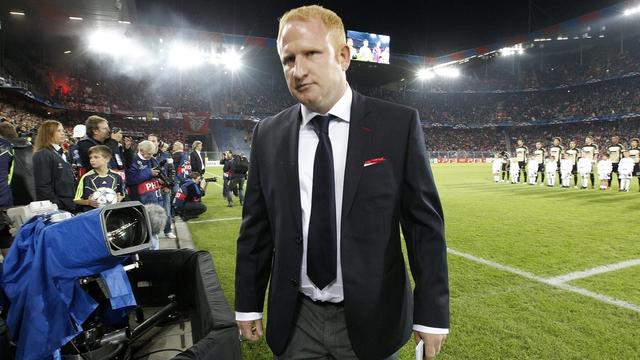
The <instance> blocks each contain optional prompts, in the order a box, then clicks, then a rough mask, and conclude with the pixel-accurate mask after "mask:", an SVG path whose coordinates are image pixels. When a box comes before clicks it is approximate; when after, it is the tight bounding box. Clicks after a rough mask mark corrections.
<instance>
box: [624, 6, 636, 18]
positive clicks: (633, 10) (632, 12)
mask: <svg viewBox="0 0 640 360" xmlns="http://www.w3.org/2000/svg"><path fill="white" fill-rule="evenodd" d="M638 13H640V6H636V7H632V8H629V9H626V10H625V11H624V13H623V14H624V16H631V15H635V14H638Z"/></svg>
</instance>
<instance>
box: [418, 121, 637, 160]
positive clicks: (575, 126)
mask: <svg viewBox="0 0 640 360" xmlns="http://www.w3.org/2000/svg"><path fill="white" fill-rule="evenodd" d="M424 134H425V141H426V143H427V148H428V149H429V150H430V151H449V152H451V151H477V152H491V153H495V152H499V151H503V150H508V149H509V148H510V147H512V146H513V144H515V143H516V141H517V139H523V140H524V142H525V144H528V145H529V146H532V145H533V144H535V143H536V142H538V141H540V142H542V143H543V144H550V143H551V140H552V138H553V137H556V136H559V137H561V138H562V139H563V142H564V143H567V144H568V142H569V140H575V141H577V142H578V144H581V143H582V142H583V141H584V139H585V138H586V137H587V136H592V137H593V142H594V143H595V144H597V145H598V146H600V147H606V146H608V145H609V141H610V139H611V137H612V136H614V135H617V136H620V142H621V143H622V144H623V145H624V146H626V147H628V145H629V141H630V139H632V138H637V137H640V116H637V117H635V118H628V119H622V120H617V121H592V122H590V121H587V122H579V123H565V124H549V125H537V126H510V127H486V128H480V129H452V128H439V127H428V128H424Z"/></svg>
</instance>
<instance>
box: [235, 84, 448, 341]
mask: <svg viewBox="0 0 640 360" xmlns="http://www.w3.org/2000/svg"><path fill="white" fill-rule="evenodd" d="M352 100H353V92H352V90H351V88H350V87H348V86H347V88H346V89H345V92H344V94H343V95H342V97H341V98H340V100H338V102H337V103H336V104H335V105H334V106H333V107H332V108H331V109H330V110H329V112H328V113H326V114H318V113H315V112H313V111H311V110H309V109H308V108H307V107H306V106H304V105H302V104H301V106H300V107H301V113H302V123H301V124H300V133H299V135H300V137H299V141H298V176H299V177H300V207H301V209H300V210H301V213H302V266H301V268H300V292H301V293H303V294H304V295H306V296H308V297H309V298H311V299H313V300H317V301H327V302H335V303H338V302H341V301H343V300H344V291H343V283H342V264H341V260H340V229H341V221H340V220H341V219H342V193H343V190H344V171H345V168H346V162H347V145H348V143H349V123H350V121H351V103H352ZM316 115H333V116H335V117H336V119H333V120H331V122H330V123H329V139H330V140H331V150H332V152H333V175H334V183H335V197H336V199H335V201H336V202H335V203H336V240H337V246H336V265H337V271H336V279H335V280H334V281H333V282H331V283H329V285H327V286H326V287H325V288H324V289H322V290H321V289H318V288H317V287H316V286H315V285H314V284H313V282H312V281H311V280H310V279H309V276H308V275H307V240H308V238H309V237H308V236H309V221H310V219H311V198H312V197H311V195H312V193H313V164H314V160H315V154H316V148H317V147H318V135H317V134H316V132H315V129H314V127H313V124H310V121H311V119H313V118H314V117H315V116H316ZM261 318H262V313H243V312H236V320H238V321H249V320H257V319H261ZM413 329H414V330H416V331H420V332H424V333H429V334H448V333H449V330H448V329H440V328H431V327H427V326H422V325H413Z"/></svg>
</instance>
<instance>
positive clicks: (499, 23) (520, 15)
mask: <svg viewBox="0 0 640 360" xmlns="http://www.w3.org/2000/svg"><path fill="white" fill-rule="evenodd" d="M619 2H621V1H619V0H618V1H614V0H571V1H567V0H532V1H531V8H532V12H531V13H532V16H531V29H532V30H537V29H541V28H543V27H546V26H549V25H553V24H556V23H559V22H562V21H565V20H568V19H571V18H574V17H577V16H580V15H582V14H585V13H588V12H590V11H594V10H598V9H601V8H604V7H607V6H610V5H613V4H615V3H619ZM136 4H137V10H138V21H140V22H142V23H146V24H151V25H169V26H178V27H187V28H194V29H201V30H207V31H214V32H224V33H232V34H240V35H254V36H264V37H272V38H275V37H276V35H277V19H278V17H280V16H281V15H282V14H283V13H284V12H285V11H286V10H288V9H290V8H294V7H297V6H300V5H305V4H320V5H323V6H325V7H327V8H330V9H332V10H334V11H335V12H336V13H338V15H340V16H341V17H342V20H343V21H344V23H345V27H346V28H347V29H348V30H357V31H364V32H372V33H376V34H386V35H390V36H391V49H392V52H394V53H403V54H412V55H423V56H440V55H444V54H447V53H451V52H454V51H457V50H462V49H467V48H472V47H477V46H481V45H485V44H489V43H493V42H495V41H497V40H500V39H504V38H506V37H509V36H512V35H518V34H523V33H526V32H527V30H528V28H529V0H508V1H507V0H502V1H479V0H476V1H461V0H445V1H415V0H411V1H406V0H400V1H388V2H355V1H346V0H342V1H272V0H262V1H260V0H254V1H248V0H224V1H222V0H189V1H187V0H136Z"/></svg>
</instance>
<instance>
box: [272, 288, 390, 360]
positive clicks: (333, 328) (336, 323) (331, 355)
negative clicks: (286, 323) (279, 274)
mask: <svg viewBox="0 0 640 360" xmlns="http://www.w3.org/2000/svg"><path fill="white" fill-rule="evenodd" d="M363 330H365V329H363ZM397 356H398V354H397V353H396V354H393V355H392V356H390V357H388V358H386V359H385V360H395V359H397ZM274 359H276V360H294V359H300V360H302V359H305V360H306V359H314V360H315V359H323V360H324V359H327V360H330V359H336V360H343V359H349V360H357V359H358V357H357V356H356V354H355V353H354V352H353V349H352V348H351V341H349V334H348V333H347V323H346V321H345V317H344V306H343V305H342V304H332V303H317V302H314V301H312V300H311V299H309V298H307V297H306V296H304V295H300V297H299V300H298V310H297V315H296V324H295V328H294V329H293V333H292V334H291V339H289V344H288V345H287V349H286V350H285V352H284V353H283V354H282V355H280V356H274Z"/></svg>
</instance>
